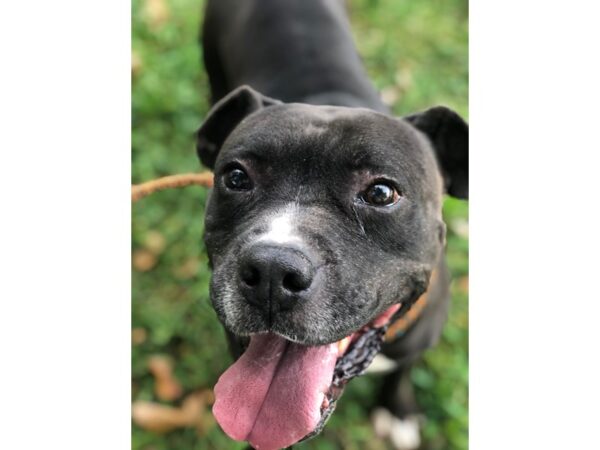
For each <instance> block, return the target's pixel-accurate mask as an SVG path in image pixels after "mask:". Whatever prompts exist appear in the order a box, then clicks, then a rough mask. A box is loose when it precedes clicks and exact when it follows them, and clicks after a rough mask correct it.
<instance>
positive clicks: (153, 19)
mask: <svg viewBox="0 0 600 450" xmlns="http://www.w3.org/2000/svg"><path fill="white" fill-rule="evenodd" d="M144 15H145V17H146V21H147V23H148V25H150V27H151V28H154V29H157V28H160V27H161V26H162V25H164V24H165V23H166V22H167V21H168V20H169V17H170V16H171V12H170V11H169V7H168V6H167V3H166V2H165V0H146V2H145V4H144Z"/></svg>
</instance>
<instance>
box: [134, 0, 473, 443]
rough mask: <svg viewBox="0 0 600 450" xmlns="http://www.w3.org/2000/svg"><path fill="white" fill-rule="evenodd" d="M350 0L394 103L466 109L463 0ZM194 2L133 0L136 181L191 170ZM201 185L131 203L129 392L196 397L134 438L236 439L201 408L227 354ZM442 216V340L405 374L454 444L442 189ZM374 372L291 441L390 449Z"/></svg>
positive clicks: (459, 251) (453, 348)
mask: <svg viewBox="0 0 600 450" xmlns="http://www.w3.org/2000/svg"><path fill="white" fill-rule="evenodd" d="M348 3H349V10H350V17H351V22H352V26H353V30H354V36H355V40H356V42H357V45H358V48H359V51H360V53H361V55H362V57H363V59H364V62H365V65H366V67H367V71H368V73H369V76H370V77H371V78H372V80H373V81H374V83H375V85H376V86H377V88H378V89H379V90H380V92H381V93H382V96H383V98H384V99H385V101H387V102H388V103H390V104H391V105H392V106H393V111H394V113H395V114H397V115H399V116H400V115H403V114H407V113H411V112H415V111H418V110H422V109H425V108H427V107H430V106H433V105H437V104H444V105H447V106H450V107H452V108H454V109H455V110H457V111H458V112H459V113H460V114H462V115H463V116H464V117H465V118H468V109H467V108H468V97H467V95H468V72H467V71H468V60H467V21H468V18H467V15H468V12H467V2H466V1H465V0H419V1H413V0H349V1H348ZM202 4H203V1H201V0H133V3H132V6H133V36H132V50H133V55H132V65H133V67H132V117H133V124H132V158H133V159H132V161H133V168H132V181H133V182H134V183H139V182H141V181H145V180H149V179H152V178H155V177H158V176H163V175H169V174H175V173H185V172H195V171H199V170H201V167H200V166H199V162H198V160H197V158H196V155H195V151H194V145H193V137H192V134H193V132H194V131H195V130H196V129H197V128H198V126H199V125H200V123H201V122H202V119H203V117H204V116H205V114H206V112H207V110H208V82H207V78H206V73H205V72H204V68H203V66H202V58H201V55H202V54H201V51H202V50H201V48H200V47H199V45H198V43H197V37H198V33H199V24H200V23H201V17H202ZM205 196H206V192H205V190H204V189H203V188H200V187H189V188H186V189H181V190H174V191H168V192H161V193H158V194H155V195H154V196H152V197H150V198H147V199H144V200H142V201H140V202H138V203H136V204H135V205H134V206H133V217H132V232H133V249H132V251H133V279H132V283H133V294H132V295H133V312H132V328H133V332H132V337H133V346H132V359H133V361H132V375H133V379H132V394H133V400H134V401H136V402H143V401H152V402H158V403H161V404H164V405H172V406H179V405H181V402H182V399H185V398H187V399H188V403H187V405H188V407H189V405H190V404H192V403H193V399H198V401H197V402H196V403H195V404H196V406H197V407H198V408H199V409H200V411H201V414H200V416H201V419H200V420H199V421H197V423H195V426H193V427H187V428H178V429H176V430H175V431H172V432H169V433H162V434H158V433H155V432H151V431H147V430H145V429H143V428H141V427H138V426H137V425H134V426H133V441H132V446H133V448H134V449H140V450H141V449H146V450H150V449H154V450H184V449H185V450H190V449H238V448H240V449H241V448H243V447H244V446H243V445H241V444H237V443H234V442H233V441H231V440H230V439H228V438H227V437H226V436H225V435H224V434H223V433H222V432H221V431H220V429H219V427H218V426H217V425H215V423H214V421H213V419H212V416H211V415H210V407H209V406H208V403H209V402H210V391H209V390H210V388H212V387H213V386H214V384H215V381H216V379H217V377H218V376H219V375H220V373H221V372H222V371H223V370H224V369H225V368H226V367H227V366H228V365H229V364H230V362H231V360H230V357H229V355H228V354H227V350H226V345H225V340H224V335H223V331H222V329H221V327H220V325H219V324H218V322H217V320H216V317H215V313H214V312H213V310H212V309H211V307H210V304H209V300H208V282H209V277H210V273H209V270H208V267H207V258H206V254H205V250H204V246H203V243H202V239H201V236H202V228H203V210H204V200H205ZM444 215H445V219H446V222H447V223H448V262H449V265H450V268H451V271H452V275H453V280H454V281H453V284H452V293H453V299H452V307H451V311H450V317H449V321H448V324H447V325H446V327H445V329H444V334H443V338H442V340H441V342H440V343H439V345H438V346H437V347H436V348H435V349H433V350H430V351H428V352H427V353H426V354H425V356H424V358H423V361H422V362H420V363H419V364H418V365H417V366H416V367H415V368H414V370H413V372H412V379H413V382H414V384H415V386H416V387H417V392H418V399H419V402H420V404H421V406H422V408H423V412H424V415H425V416H426V417H427V421H426V424H425V427H424V440H425V443H424V448H427V449H440V450H447V449H458V450H461V449H466V448H467V446H468V445H467V441H468V431H467V430H468V414H467V397H468V388H467V386H468V203H467V202H463V201H458V200H454V199H450V198H448V199H446V201H445V205H444ZM163 357H166V358H167V359H166V360H165V359H164V358H163ZM161 358H162V359H161ZM165 361H166V362H167V363H170V364H172V366H173V377H171V378H172V379H170V378H169V377H167V380H166V381H164V382H163V384H162V389H161V388H160V387H157V385H160V383H159V382H158V379H157V376H156V373H157V370H158V371H160V370H159V369H157V366H160V363H164V362H165ZM161 367H162V366H161ZM159 378H160V377H159ZM174 380H176V382H175V384H173V381H174ZM379 382H380V380H379V379H378V378H376V377H371V376H364V377H361V378H358V379H355V380H353V382H352V383H350V386H349V388H348V389H347V390H346V393H345V394H344V397H343V398H342V400H341V401H340V402H339V406H338V409H337V411H336V413H335V414H334V416H333V418H332V419H331V421H330V422H329V424H328V426H327V427H326V428H325V430H324V432H323V433H322V434H321V436H320V437H319V438H317V439H315V440H312V441H310V442H307V443H305V444H301V445H298V446H297V448H298V449H318V450H329V449H341V448H343V449H357V450H358V449H372V450H375V449H386V448H388V446H387V444H386V443H385V442H383V441H381V440H379V439H377V438H376V437H375V436H374V435H373V431H372V428H371V426H370V423H369V419H368V416H367V413H366V411H367V408H368V406H369V405H371V404H372V399H373V397H374V395H373V394H374V392H375V391H376V389H377V386H378V384H379ZM164 383H166V385H165V384H164ZM169 383H171V385H169ZM179 388H181V391H179ZM198 392H200V393H201V394H198V395H195V394H194V393H198ZM190 394H192V396H191V397H190V396H189V395H190ZM190 399H192V400H190ZM136 404H137V405H140V403H136ZM146 406H147V405H146ZM167 412H169V411H168V410H167ZM170 413H172V411H170ZM295 448H296V447H295Z"/></svg>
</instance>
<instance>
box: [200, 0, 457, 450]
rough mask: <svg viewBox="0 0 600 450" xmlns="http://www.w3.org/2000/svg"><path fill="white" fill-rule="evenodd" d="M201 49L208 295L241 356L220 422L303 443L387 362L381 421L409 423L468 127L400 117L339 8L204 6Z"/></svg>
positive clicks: (442, 273)
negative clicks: (372, 77) (358, 383)
mask: <svg viewBox="0 0 600 450" xmlns="http://www.w3.org/2000/svg"><path fill="white" fill-rule="evenodd" d="M203 48H204V57H205V64H206V68H207V70H208V74H209V78H210V84H211V89H212V95H213V99H212V100H213V108H212V109H211V111H210V113H209V115H208V117H207V118H206V120H205V122H204V123H203V124H202V125H201V127H200V129H199V130H198V134H197V149H198V154H199V157H200V159H201V160H202V162H203V164H204V165H205V166H207V167H209V168H211V169H213V171H214V176H215V181H214V190H213V192H212V194H211V197H210V199H209V203H208V206H207V212H206V224H205V242H206V246H207V249H208V253H209V257H210V262H211V266H212V268H213V276H212V282H211V299H212V303H213V305H214V308H215V310H216V312H217V315H218V317H219V319H220V320H221V322H222V323H223V325H224V327H225V329H226V331H227V334H228V337H229V341H230V347H231V350H232V353H233V356H234V357H235V358H236V362H235V363H234V364H233V365H232V366H231V367H230V368H229V369H228V370H227V371H226V372H225V373H224V374H223V375H222V376H221V378H220V379H219V382H218V383H217V385H216V387H215V396H216V402H215V405H214V409H213V411H214V414H215V417H216V419H217V421H218V422H219V424H220V426H221V427H222V428H223V430H224V431H225V433H227V434H228V435H229V436H231V437H232V438H233V439H236V440H245V441H248V442H249V443H250V444H251V445H252V446H254V447H255V448H257V449H261V450H262V449H264V450H269V449H278V448H283V447H287V446H290V445H292V444H294V443H296V442H298V441H301V440H303V439H305V438H308V437H312V436H314V435H316V434H317V433H318V432H319V431H320V430H321V429H322V427H323V426H324V424H325V422H326V420H327V418H328V417H329V415H330V414H331V413H332V411H333V409H334V407H335V405H336V402H337V400H338V399H339V397H340V395H341V393H342V391H343V389H344V386H345V385H346V383H348V381H349V380H351V379H352V378H353V377H354V376H356V375H359V374H361V373H362V372H364V371H365V370H366V369H367V367H368V366H369V365H370V363H371V362H372V360H373V358H374V357H375V356H376V355H377V354H378V353H380V354H381V355H385V356H386V358H387V360H386V361H387V364H386V370H387V372H388V374H387V375H386V379H385V381H384V390H385V392H384V393H383V394H382V397H381V402H380V405H381V407H380V408H379V409H378V410H377V411H376V414H375V415H374V419H375V420H374V421H375V425H376V427H379V428H382V427H384V422H385V423H391V424H396V425H395V426H397V427H400V428H401V427H406V426H407V424H410V423H411V422H410V418H411V417H412V416H411V415H412V414H414V413H415V412H416V405H415V404H414V401H413V399H412V394H411V391H410V386H409V382H408V379H407V371H408V368H409V366H410V364H411V363H412V362H413V361H414V360H415V359H416V358H417V357H418V355H419V354H420V353H421V352H422V351H423V350H424V349H425V348H427V347H429V346H430V345H432V344H433V343H435V341H436V340H437V338H438V336H439V335H440V333H441V329H442V326H443V324H444V321H445V318H446V310H447V304H448V297H449V296H448V276H447V272H446V268H445V263H444V257H443V249H444V244H445V232H446V229H445V225H444V223H443V222H442V218H441V206H442V195H443V194H444V192H446V193H448V194H450V195H454V196H457V197H460V198H466V196H467V193H468V155H467V153H468V127H467V124H466V123H465V122H464V121H463V120H462V119H461V118H460V117H459V116H458V115H457V114H456V113H454V112H453V111H451V110H449V109H447V108H445V107H434V108H431V109H429V110H427V111H424V112H420V113H416V114H413V115H410V116H408V117H404V118H398V117H394V116H392V115H391V114H390V112H389V111H388V109H387V107H386V106H385V105H384V104H383V103H382V102H381V101H380V100H379V97H378V95H377V93H376V91H375V90H374V88H373V86H372V85H371V83H370V81H369V80H368V78H367V77H366V75H365V71H364V69H363V67H362V65H361V63H360V58H359V56H358V54H357V52H356V50H355V48H354V45H353V42H352V38H351V34H350V30H349V28H348V20H347V17H346V15H345V12H344V9H343V5H342V2H340V1H337V0H311V1H307V0H286V1H281V0H212V1H209V2H208V5H207V10H206V19H205V23H204V27H203ZM399 324H400V325H399ZM400 428H399V429H398V430H396V434H395V435H396V436H398V435H399V434H398V433H400V432H401V430H400ZM399 430H400V431H399ZM406 433H408V434H407V436H409V437H408V438H407V439H408V441H410V439H412V440H413V441H412V442H413V444H410V443H408V444H406V446H410V445H415V444H414V442H416V441H418V435H416V436H415V431H414V430H413V431H410V430H409V431H408V432H406V430H405V434H406ZM410 433H412V435H411V434H410ZM400 445H401V444H398V446H400Z"/></svg>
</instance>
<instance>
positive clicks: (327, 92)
mask: <svg viewBox="0 0 600 450" xmlns="http://www.w3.org/2000/svg"><path fill="white" fill-rule="evenodd" d="M208 6H209V7H208V9H207V18H210V20H207V22H206V23H207V26H206V27H205V28H204V35H203V37H204V48H205V54H204V58H205V63H206V66H207V69H208V72H209V76H210V81H211V88H212V91H213V96H214V97H213V102H215V101H217V100H219V99H220V98H222V97H223V96H224V95H226V94H227V93H228V92H229V91H231V90H233V89H235V88H236V87H238V86H240V85H243V84H247V85H250V86H251V87H253V88H254V89H256V90H258V91H260V92H261V93H263V94H265V95H267V96H269V97H272V98H275V99H278V100H281V101H283V102H285V103H308V104H317V105H332V106H349V107H362V108H369V109H372V110H375V111H379V112H382V113H389V108H388V107H387V106H386V105H385V104H384V103H383V102H382V101H381V99H380V97H379V95H378V93H377V91H376V89H375V87H374V86H373V84H372V83H371V81H370V80H369V77H368V76H367V73H366V70H365V68H364V66H363V64H362V61H361V59H360V57H359V55H358V52H357V50H356V48H355V46H354V42H353V40H352V33H351V30H350V24H349V21H348V17H347V15H346V12H345V10H344V8H343V3H342V2H338V1H335V0H311V1H306V0H286V1H285V2H283V1H280V0H260V1H258V0H245V1H244V2H232V1H231V0H219V1H218V2H217V1H213V2H209V4H208ZM215 24H218V27H217V26H214V25H215ZM249 36H251V38H249Z"/></svg>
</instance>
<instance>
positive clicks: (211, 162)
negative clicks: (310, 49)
mask: <svg viewBox="0 0 600 450" xmlns="http://www.w3.org/2000/svg"><path fill="white" fill-rule="evenodd" d="M280 103H281V102H280V101H279V100H275V99H272V98H269V97H267V96H264V95H262V94H261V93H260V92H257V91H255V90H254V89H252V88H251V87H250V86H246V85H244V86H240V87H238V88H236V89H234V90H233V91H231V92H230V93H229V94H227V95H226V96H225V97H223V98H222V99H221V100H219V101H218V102H217V103H216V104H215V106H213V107H212V109H211V110H210V111H209V112H208V116H207V117H206V120H205V121H204V123H203V124H202V126H201V127H200V129H199V130H198V131H197V132H196V150H197V152H198V156H199V157H200V160H201V161H202V164H204V165H205V166H206V167H208V168H209V169H214V167H215V161H216V159H217V155H218V154H219V150H221V146H222V145H223V142H225V139H227V136H229V134H230V133H231V132H232V131H233V130H234V129H235V127H237V126H238V125H239V123H240V122H241V121H242V120H244V118H245V117H247V116H249V115H250V114H252V113H253V112H255V111H258V110H259V109H262V108H266V107H267V106H271V105H276V104H280Z"/></svg>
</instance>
